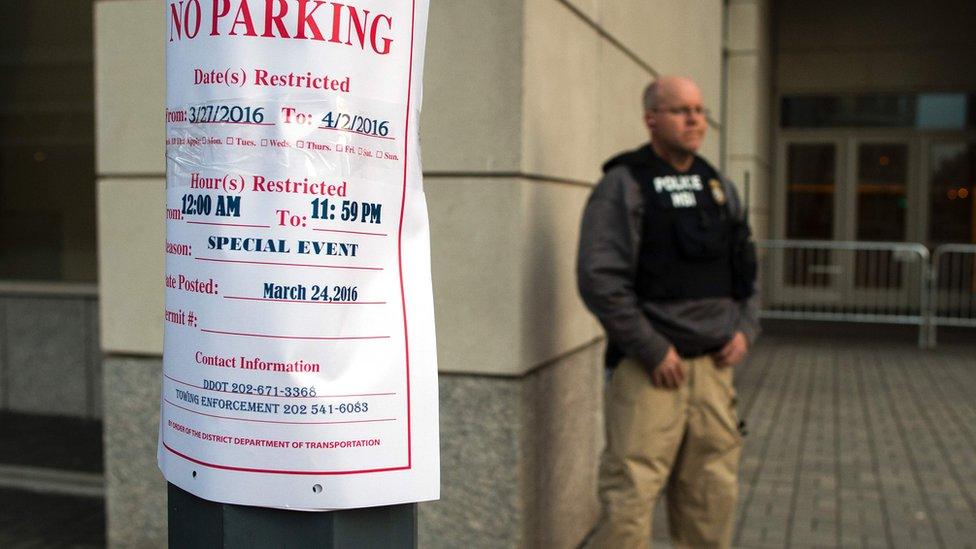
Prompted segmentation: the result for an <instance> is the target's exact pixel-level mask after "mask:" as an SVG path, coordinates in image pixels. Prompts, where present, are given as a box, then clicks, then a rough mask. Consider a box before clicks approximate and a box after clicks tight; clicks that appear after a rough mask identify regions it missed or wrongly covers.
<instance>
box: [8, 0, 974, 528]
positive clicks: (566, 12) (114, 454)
mask: <svg viewBox="0 0 976 549" xmlns="http://www.w3.org/2000/svg"><path fill="white" fill-rule="evenodd" d="M13 9H15V10H20V11H19V12H18V13H17V14H16V15H17V17H5V18H4V19H3V22H0V26H2V27H3V30H4V33H3V36H4V38H3V39H2V40H0V47H2V48H3V49H2V51H0V54H2V56H3V57H2V60H3V62H4V63H5V66H7V67H8V70H10V71H11V73H12V74H17V75H20V77H19V78H16V79H6V78H5V79H3V80H2V81H0V94H2V95H0V117H2V118H0V123H2V126H0V131H2V133H0V145H2V147H3V150H2V154H3V157H2V159H3V164H2V166H0V169H2V172H0V177H2V179H0V185H2V187H0V193H2V194H0V197H2V203H0V208H2V231H0V245H2V248H0V257H2V259H3V261H2V269H3V273H4V274H3V275H2V280H0V312H2V321H0V338H2V339H0V344H2V348H0V349H2V353H0V410H7V411H16V412H21V413H32V414H52V415H73V416H83V417H92V418H100V419H101V421H102V422H103V426H104V429H103V431H104V450H105V472H104V478H105V487H106V490H105V495H106V503H107V509H108V525H107V528H108V539H109V541H110V544H111V545H113V546H118V547H124V546H162V545H164V543H165V516H166V509H165V490H164V482H163V480H162V477H161V476H160V474H159V472H158V470H157V469H156V466H155V446H156V422H157V420H158V402H159V381H160V375H161V367H162V359H161V353H162V326H163V316H162V315H163V284H162V282H163V263H164V261H163V249H164V246H163V243H164V231H165V226H164V218H163V210H164V198H163V196H164V193H163V191H164V187H165V159H164V156H163V151H164V147H163V139H164V138H163V136H164V116H163V112H164V94H165V90H164V76H165V75H164V67H165V64H164V29H165V21H164V11H163V9H162V4H161V3H160V2H157V1H154V0H95V1H94V2H92V1H90V0H57V1H55V0H44V1H36V2H30V3H22V4H21V5H20V6H19V7H17V8H13ZM973 10H974V8H973V7H971V6H970V5H969V3H966V2H963V1H961V0H933V1H930V2H927V3H924V4H923V3H920V2H917V1H908V0H905V1H899V2H890V1H888V2H882V1H881V0H865V1H860V2H842V1H840V0H830V1H828V2H826V3H824V2H819V3H809V2H800V1H798V0H775V1H771V0H725V1H722V0H694V1H686V0H641V1H639V0H499V1H497V2H492V3H486V2H474V1H470V0H457V1H440V0H433V1H432V5H431V9H430V22H429V31H428V47H427V63H426V74H425V80H424V92H425V93H424V106H423V117H422V127H421V136H422V142H423V147H424V149H423V153H424V157H423V163H424V174H425V188H426V192H427V196H428V201H429V210H430V219H431V241H432V261H433V279H434V293H435V296H434V297H435V308H436V321H437V341H438V355H439V364H440V394H441V430H442V434H441V451H442V468H443V477H442V478H443V490H442V493H443V499H442V500H441V501H440V502H436V503H430V504H424V505H422V506H421V510H420V540H421V544H422V545H423V546H425V547H456V546H461V545H464V546H468V547H500V546H504V547H516V546H522V547H536V546H545V547H573V546H575V545H577V544H578V543H579V542H580V541H581V540H582V539H584V537H585V536H586V535H587V533H588V532H589V531H590V529H591V528H592V526H593V525H594V523H595V521H596V519H597V515H598V513H599V507H598V503H597V501H596V464H597V462H598V459H599V453H600V450H601V447H602V436H603V435H602V425H601V422H602V410H601V407H602V396H601V393H602V364H601V363H602V333H601V330H600V328H599V326H598V325H597V323H596V322H595V321H594V319H593V318H592V317H591V316H590V315H589V314H588V313H587V312H586V311H585V309H584V308H583V306H582V304H581V303H580V301H579V299H578V297H577V293H576V288H575V277H574V262H575V248H576V241H577V237H578V225H579V218H580V213H581V211H582V208H583V205H584V202H585V200H586V198H587V196H588V194H589V191H590V188H591V186H592V185H593V183H594V182H595V181H596V180H597V178H598V177H599V175H600V173H599V166H600V165H601V164H602V162H603V161H604V160H605V159H606V158H607V157H609V156H611V155H612V154H613V153H615V152H617V151H619V150H622V149H626V148H632V147H634V146H637V145H639V144H640V143H642V142H643V141H645V140H646V138H647V136H646V130H645V129H644V128H643V125H642V122H641V107H640V93H641V90H642V89H643V87H644V86H645V85H646V84H647V82H648V81H650V80H651V79H652V78H653V77H654V76H656V75H658V74H684V75H688V76H691V77H692V78H694V79H695V80H697V81H698V82H699V83H700V85H701V87H702V89H703V91H704V94H705V102H706V107H707V108H708V109H709V112H710V114H709V118H708V123H709V126H710V130H709V133H708V139H707V142H706V145H705V148H704V150H703V155H704V156H705V157H706V158H708V159H709V160H710V161H712V162H713V163H714V164H716V165H718V166H720V167H721V168H722V169H723V170H724V171H725V172H726V173H727V174H728V175H729V176H730V177H731V178H732V179H733V180H734V181H736V182H737V184H738V185H739V188H740V191H742V192H744V193H745V194H747V195H748V204H749V209H750V216H751V219H752V222H753V225H754V227H755V230H756V233H757V235H758V236H759V237H775V238H791V239H827V240H900V241H918V242H925V243H936V242H949V241H953V242H976V207H974V206H973V204H974V201H973V194H976V188H974V187H973V184H974V183H973V180H974V176H976V174H974V155H976V152H974V151H976V145H974V143H976V137H974V135H973V127H974V125H976V124H974V120H976V114H974V105H973V93H974V92H976V76H974V75H976V71H974V70H972V69H974V68H976V67H974V65H976V58H974V54H973V52H976V48H974V47H973V46H974V44H973V40H974V38H973V37H972V35H971V33H969V32H968V29H969V28H970V27H971V26H972V25H971V23H973V22H974V19H976V17H974V13H973ZM15 21H16V22H15ZM24 21H26V22H27V23H26V24H21V23H22V22H24ZM51 22H53V24H54V27H51V26H50V25H51ZM120 29H123V30H120ZM18 83H19V84H18ZM472 128H475V130H472ZM39 380H40V381H39Z"/></svg>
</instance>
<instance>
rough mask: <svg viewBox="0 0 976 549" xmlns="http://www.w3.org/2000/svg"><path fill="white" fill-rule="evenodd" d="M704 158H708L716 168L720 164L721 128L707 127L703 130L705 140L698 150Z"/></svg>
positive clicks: (719, 166)
mask: <svg viewBox="0 0 976 549" xmlns="http://www.w3.org/2000/svg"><path fill="white" fill-rule="evenodd" d="M698 154H700V155H701V156H702V157H704V158H705V160H708V161H709V162H710V163H711V164H712V165H713V166H715V167H716V168H721V166H722V130H720V129H718V128H715V127H709V128H708V130H707V131H706V132H705V141H704V142H703V143H702V146H701V149H700V150H699V151H698Z"/></svg>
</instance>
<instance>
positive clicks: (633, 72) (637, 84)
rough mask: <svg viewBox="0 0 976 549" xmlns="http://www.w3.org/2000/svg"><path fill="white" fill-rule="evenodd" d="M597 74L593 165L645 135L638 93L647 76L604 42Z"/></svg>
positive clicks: (642, 141) (635, 143)
mask: <svg viewBox="0 0 976 549" xmlns="http://www.w3.org/2000/svg"><path fill="white" fill-rule="evenodd" d="M599 75H600V79H599V80H600V81H599V86H600V88H599V95H600V102H599V103H598V104H596V105H594V107H595V108H596V109H598V112H599V120H598V123H599V127H600V134H599V136H600V138H599V142H598V143H597V144H596V149H595V153H596V154H595V155H594V158H595V159H596V161H597V163H596V164H595V165H594V167H595V168H597V169H599V167H600V165H601V164H602V163H603V162H604V161H605V160H607V159H608V158H610V157H611V156H613V155H615V154H617V153H619V152H621V151H624V150H629V149H633V148H635V147H637V146H639V145H642V144H644V143H646V142H647V140H648V139H649V137H648V133H647V127H646V126H645V125H644V113H643V108H641V96H642V95H643V93H644V87H645V86H647V84H648V83H649V82H650V80H651V76H650V75H649V74H647V72H646V71H644V70H643V69H641V68H640V67H638V66H637V65H636V64H635V63H634V62H633V60H631V59H630V58H628V57H627V56H626V55H624V54H623V53H622V52H621V51H620V50H619V49H618V48H616V47H614V46H613V45H611V44H609V43H607V42H604V43H603V44H602V45H601V46H600V67H599Z"/></svg>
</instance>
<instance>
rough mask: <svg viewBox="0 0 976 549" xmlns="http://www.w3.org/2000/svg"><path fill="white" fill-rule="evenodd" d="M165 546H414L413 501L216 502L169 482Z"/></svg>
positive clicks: (201, 548)
mask: <svg viewBox="0 0 976 549" xmlns="http://www.w3.org/2000/svg"><path fill="white" fill-rule="evenodd" d="M168 507H169V546H170V547H171V548H174V549H175V548H179V549H218V548H220V549H223V548H228V549H229V548H234V549H239V548H248V547H261V548H263V547H283V548H294V549H300V548H305V547H309V548H312V547H314V548H323V549H342V548H345V547H350V548H355V549H372V548H377V549H381V548H382V549H388V548H394V549H397V548H403V549H414V548H416V547H417V504H416V503H408V504H405V505H391V506H386V507H370V508H366V509H351V510H345V511H330V512H306V511H285V510H281V509H268V508H265V507H248V506H244V505H230V504H225V503H215V502H212V501H207V500H205V499H201V498H198V497H196V496H194V495H193V494H191V493H189V492H187V491H185V490H182V489H180V488H179V487H177V486H175V485H173V484H170V485H169V505H168Z"/></svg>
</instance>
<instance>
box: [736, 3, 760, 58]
mask: <svg viewBox="0 0 976 549" xmlns="http://www.w3.org/2000/svg"><path fill="white" fill-rule="evenodd" d="M762 16H763V9H762V6H761V5H760V4H759V3H757V1H756V0H735V1H733V2H730V3H729V49H731V50H732V51H743V50H745V51H753V50H757V49H759V48H760V47H762V44H763V42H764V41H765V35H764V32H765V31H764V26H765V25H764V22H763V21H762V19H761V17H762Z"/></svg>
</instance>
